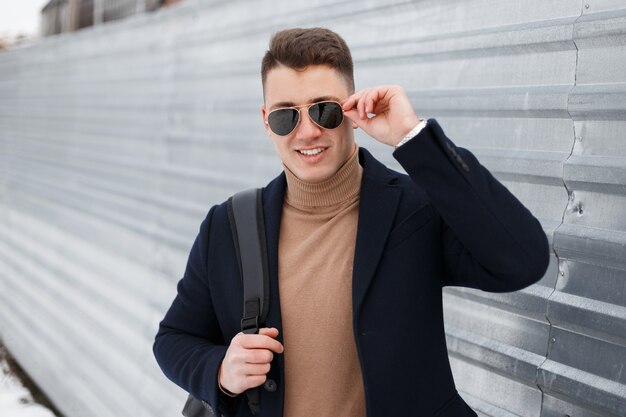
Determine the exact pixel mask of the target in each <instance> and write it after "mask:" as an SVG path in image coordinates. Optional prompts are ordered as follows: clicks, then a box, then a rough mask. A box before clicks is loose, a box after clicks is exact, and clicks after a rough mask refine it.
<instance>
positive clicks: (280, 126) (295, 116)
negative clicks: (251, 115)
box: [265, 101, 343, 136]
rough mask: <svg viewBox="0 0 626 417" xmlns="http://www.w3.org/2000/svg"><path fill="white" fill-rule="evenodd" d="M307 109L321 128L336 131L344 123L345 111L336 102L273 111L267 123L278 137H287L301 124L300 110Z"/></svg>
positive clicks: (321, 102) (322, 102)
mask: <svg viewBox="0 0 626 417" xmlns="http://www.w3.org/2000/svg"><path fill="white" fill-rule="evenodd" d="M302 108H306V109H307V110H308V112H309V117H310V118H311V120H312V121H313V123H315V124H316V125H318V126H319V127H321V128H324V129H336V128H338V127H339V126H340V125H341V123H342V122H343V109H342V108H341V104H339V103H337V102H336V101H320V102H319V103H311V104H303V105H301V106H293V107H283V108H281V109H276V110H272V111H271V112H269V114H268V115H267V121H266V122H265V123H267V124H268V125H269V127H270V129H272V132H274V133H275V134H277V135H278V136H287V135H288V134H290V133H291V132H292V131H293V130H294V129H295V128H296V126H298V123H300V109H302Z"/></svg>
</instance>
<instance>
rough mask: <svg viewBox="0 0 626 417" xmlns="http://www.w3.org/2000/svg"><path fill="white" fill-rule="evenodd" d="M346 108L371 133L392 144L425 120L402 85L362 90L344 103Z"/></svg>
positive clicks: (356, 121)
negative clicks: (418, 113) (412, 104)
mask: <svg viewBox="0 0 626 417" xmlns="http://www.w3.org/2000/svg"><path fill="white" fill-rule="evenodd" d="M343 111H344V115H345V116H346V117H347V118H348V119H350V120H352V122H354V123H355V124H356V125H357V126H358V127H360V128H361V129H363V130H364V131H365V133H367V134H368V135H369V136H371V137H373V138H374V139H376V140H377V141H379V142H382V143H385V144H387V145H391V146H396V145H397V144H398V142H400V141H401V140H402V138H403V137H404V136H405V135H407V134H408V133H409V132H410V131H411V129H413V128H414V127H415V126H417V125H418V124H419V123H420V122H421V120H420V119H419V118H418V117H417V115H416V114H415V111H414V110H413V106H411V102H410V101H409V98H408V97H407V95H406V93H405V92H404V90H403V89H402V87H400V86H398V85H385V86H379V87H372V88H366V89H364V90H361V91H358V92H356V93H354V94H353V95H351V96H350V97H348V99H347V100H346V101H345V102H344V103H343ZM369 115H372V116H371V117H370V116H369Z"/></svg>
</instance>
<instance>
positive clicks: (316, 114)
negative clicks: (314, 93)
mask: <svg viewBox="0 0 626 417" xmlns="http://www.w3.org/2000/svg"><path fill="white" fill-rule="evenodd" d="M309 115H310V116H311V120H313V121H314V122H315V123H317V124H318V125H320V126H321V127H323V128H325V129H334V128H336V127H339V125H340V124H341V122H343V110H342V108H341V106H340V105H339V104H338V103H334V102H323V103H316V104H314V105H312V106H311V107H310V108H309Z"/></svg>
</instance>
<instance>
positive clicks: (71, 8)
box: [41, 0, 181, 36]
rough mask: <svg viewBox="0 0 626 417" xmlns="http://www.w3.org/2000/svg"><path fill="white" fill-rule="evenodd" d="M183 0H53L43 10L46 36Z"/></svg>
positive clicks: (43, 27) (42, 29)
mask: <svg viewBox="0 0 626 417" xmlns="http://www.w3.org/2000/svg"><path fill="white" fill-rule="evenodd" d="M180 1H181V0H50V2H49V3H48V4H46V5H45V6H44V8H43V9H42V10H41V14H42V20H41V33H42V35H44V36H48V35H54V34H57V33H63V32H71V31H75V30H79V29H82V28H85V27H88V26H93V25H98V24H101V23H104V22H108V21H111V20H118V19H123V18H125V17H128V16H132V15H135V14H139V13H145V12H150V11H154V10H156V9H158V8H159V7H162V6H169V5H172V4H174V3H178V2H180Z"/></svg>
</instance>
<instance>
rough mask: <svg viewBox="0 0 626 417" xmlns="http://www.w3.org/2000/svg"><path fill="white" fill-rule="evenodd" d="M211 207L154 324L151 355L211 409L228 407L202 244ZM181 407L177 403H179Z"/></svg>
mask: <svg viewBox="0 0 626 417" xmlns="http://www.w3.org/2000/svg"><path fill="white" fill-rule="evenodd" d="M214 212H215V207H213V208H212V209H211V211H209V213H208V215H207V217H206V218H205V220H204V221H203V222H202V225H201V226H200V232H199V233H198V236H197V237H196V240H195V242H194V244H193V246H192V248H191V252H190V254H189V259H188V261H187V267H186V269H185V274H184V276H183V278H182V279H181V280H180V281H179V282H178V287H177V289H178V293H177V295H176V298H175V299H174V301H173V302H172V305H171V306H170V308H169V310H168V311H167V313H166V314H165V318H164V319H163V320H162V321H161V323H160V325H159V330H158V333H157V335H156V337H155V341H154V346H153V351H154V355H155V357H156V360H157V362H158V364H159V366H160V367H161V369H162V371H163V373H164V374H165V375H166V376H167V377H168V378H169V379H170V380H171V381H172V382H174V383H175V384H177V385H178V386H180V387H181V388H183V389H184V390H186V391H187V392H189V393H191V394H192V395H193V396H194V397H196V398H197V399H201V400H204V401H206V402H208V403H209V404H210V405H211V406H212V407H213V409H214V410H220V411H221V410H224V409H225V408H224V407H228V404H227V403H224V398H223V396H222V395H220V391H219V387H218V384H217V373H218V369H219V367H220V364H221V363H222V360H223V358H224V355H225V354H226V350H227V346H226V344H225V342H224V340H223V336H222V332H221V331H220V328H219V324H218V321H217V317H216V315H215V311H214V309H213V304H212V300H211V293H210V289H209V281H208V259H207V256H208V255H207V249H208V240H209V237H210V234H211V233H210V232H211V230H210V229H211V219H212V216H213V213H214ZM181 406H182V404H181Z"/></svg>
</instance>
